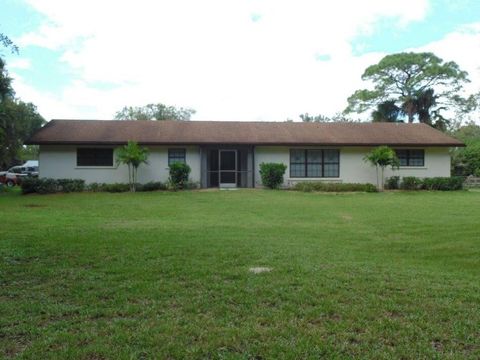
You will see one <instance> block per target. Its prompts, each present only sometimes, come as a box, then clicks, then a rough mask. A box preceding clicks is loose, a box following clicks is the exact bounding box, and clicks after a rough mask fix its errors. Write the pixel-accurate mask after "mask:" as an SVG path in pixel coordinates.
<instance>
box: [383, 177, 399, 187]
mask: <svg viewBox="0 0 480 360" xmlns="http://www.w3.org/2000/svg"><path fill="white" fill-rule="evenodd" d="M385 187H386V188H387V189H390V190H396V189H399V188H400V176H391V177H389V178H387V179H386V180H385Z"/></svg>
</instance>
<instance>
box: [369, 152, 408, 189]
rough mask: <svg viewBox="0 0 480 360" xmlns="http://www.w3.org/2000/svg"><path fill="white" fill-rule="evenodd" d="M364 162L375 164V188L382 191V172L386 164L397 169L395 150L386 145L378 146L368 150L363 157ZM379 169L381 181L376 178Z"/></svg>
mask: <svg viewBox="0 0 480 360" xmlns="http://www.w3.org/2000/svg"><path fill="white" fill-rule="evenodd" d="M363 160H364V161H365V162H368V163H370V164H372V165H373V166H375V168H376V171H377V189H378V190H379V191H383V188H384V184H385V178H384V172H385V168H386V167H387V166H391V167H392V170H394V169H397V168H398V167H399V165H400V162H399V160H398V158H397V155H396V154H395V151H394V150H392V149H391V148H389V147H388V146H379V147H377V148H375V149H373V150H372V151H370V152H369V153H368V154H367V155H365V157H364V158H363ZM379 168H380V169H381V181H380V180H379V178H378V169H379Z"/></svg>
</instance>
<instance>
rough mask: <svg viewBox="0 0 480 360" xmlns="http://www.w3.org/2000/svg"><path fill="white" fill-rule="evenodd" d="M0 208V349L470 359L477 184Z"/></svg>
mask: <svg viewBox="0 0 480 360" xmlns="http://www.w3.org/2000/svg"><path fill="white" fill-rule="evenodd" d="M0 221H1V226H0V357H1V356H2V355H3V357H6V358H10V357H20V358H26V359H77V358H79V359H147V358H148V359H150V358H165V359H181V358H211V359H282V358H285V359H297V358H319V357H326V358H351V357H357V358H358V357H361V358H375V359H382V358H384V359H389V358H392V357H394V358H472V359H478V358H480V280H479V279H480V192H467V191H460V192H451V193H447V192H416V193H408V192H407V193H400V192H397V193H383V194H363V193H355V194H337V195H336V194H316V193H298V192H288V191H261V190H257V191H255V190H239V191H191V192H178V193H172V192H156V193H137V194H108V193H84V194H66V195H45V196H37V195H29V196H21V195H19V194H15V193H11V194H3V195H0ZM251 267H269V268H271V271H270V272H264V273H260V274H254V273H252V272H250V271H249V269H250V268H251Z"/></svg>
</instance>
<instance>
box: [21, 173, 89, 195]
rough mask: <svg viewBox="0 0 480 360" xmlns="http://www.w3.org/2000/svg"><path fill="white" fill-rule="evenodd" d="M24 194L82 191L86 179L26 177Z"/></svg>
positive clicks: (23, 184) (23, 182) (22, 185)
mask: <svg viewBox="0 0 480 360" xmlns="http://www.w3.org/2000/svg"><path fill="white" fill-rule="evenodd" d="M21 187H22V194H31V193H37V194H55V193H58V192H66V193H67V192H82V191H84V190H85V181H84V180H81V179H48V178H34V177H26V178H25V179H23V181H22V184H21Z"/></svg>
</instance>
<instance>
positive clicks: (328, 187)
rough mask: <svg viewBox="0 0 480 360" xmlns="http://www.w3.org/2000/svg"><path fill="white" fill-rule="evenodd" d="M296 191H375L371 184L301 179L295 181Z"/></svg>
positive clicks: (294, 187) (294, 188)
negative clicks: (300, 180)
mask: <svg viewBox="0 0 480 360" xmlns="http://www.w3.org/2000/svg"><path fill="white" fill-rule="evenodd" d="M292 189H293V190H296V191H304V192H311V191H322V192H353V191H358V192H377V188H376V187H375V185H373V184H369V183H367V184H352V183H326V182H322V181H302V182H298V183H296V184H295V185H294V186H293V188H292Z"/></svg>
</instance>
